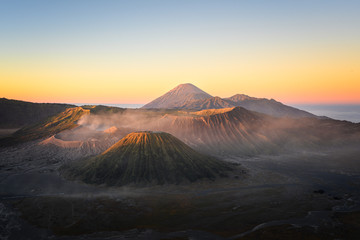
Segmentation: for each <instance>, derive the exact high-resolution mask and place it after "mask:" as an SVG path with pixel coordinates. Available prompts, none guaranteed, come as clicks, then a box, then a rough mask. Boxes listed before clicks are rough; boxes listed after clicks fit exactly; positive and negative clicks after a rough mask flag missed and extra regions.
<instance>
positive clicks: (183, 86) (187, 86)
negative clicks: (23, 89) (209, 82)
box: [170, 83, 211, 97]
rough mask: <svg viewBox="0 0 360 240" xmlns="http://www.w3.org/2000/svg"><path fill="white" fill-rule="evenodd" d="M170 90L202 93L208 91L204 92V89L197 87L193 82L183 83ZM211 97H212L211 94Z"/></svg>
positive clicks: (180, 92)
mask: <svg viewBox="0 0 360 240" xmlns="http://www.w3.org/2000/svg"><path fill="white" fill-rule="evenodd" d="M170 92H174V93H179V94H182V93H201V94H206V95H209V94H207V93H206V92H204V91H203V90H201V89H200V88H198V87H196V86H195V85H193V84H191V83H183V84H180V85H178V86H177V87H175V88H173V89H172V90H170ZM209 97H211V96H210V95H209Z"/></svg>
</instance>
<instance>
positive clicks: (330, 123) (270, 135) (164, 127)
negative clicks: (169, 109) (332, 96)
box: [155, 107, 360, 155]
mask: <svg viewBox="0 0 360 240" xmlns="http://www.w3.org/2000/svg"><path fill="white" fill-rule="evenodd" d="M158 126H160V127H159V128H158V129H155V130H160V131H165V132H169V133H171V134H173V135H174V136H176V137H177V138H179V139H181V140H182V141H184V142H185V143H186V144H188V145H189V146H191V147H193V148H194V149H196V150H198V151H200V152H207V153H211V154H215V155H223V154H225V155H226V154H236V155H238V154H240V155H256V154H274V153H275V154H277V153H279V152H292V151H302V150H317V149H319V148H320V147H334V146H344V145H346V144H355V143H358V142H359V140H360V125H359V124H354V123H350V122H346V121H336V120H331V119H317V118H301V119H296V118H285V117H284V118H276V117H272V116H269V115H266V114H262V113H257V112H253V111H249V110H246V109H245V108H242V107H234V108H225V109H208V110H202V111H198V112H190V113H189V115H188V116H176V115H171V114H167V115H165V116H163V117H162V118H161V119H160V120H159V124H158Z"/></svg>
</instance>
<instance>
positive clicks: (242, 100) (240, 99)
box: [223, 94, 316, 118]
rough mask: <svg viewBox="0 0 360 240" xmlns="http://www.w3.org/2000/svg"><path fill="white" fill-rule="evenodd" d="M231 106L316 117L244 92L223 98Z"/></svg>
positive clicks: (272, 114)
mask: <svg viewBox="0 0 360 240" xmlns="http://www.w3.org/2000/svg"><path fill="white" fill-rule="evenodd" d="M223 100H224V101H226V102H228V103H229V104H231V105H232V106H237V107H243V108H246V109H248V110H251V111H255V112H259V113H265V114H268V115H271V116H275V117H293V118H302V117H316V116H315V115H314V114H311V113H308V112H306V111H303V110H300V109H297V108H294V107H290V106H287V105H284V104H282V103H281V102H278V101H275V100H274V99H270V100H269V99H266V98H254V97H249V96H247V95H244V94H236V95H234V96H232V97H229V98H224V99H223Z"/></svg>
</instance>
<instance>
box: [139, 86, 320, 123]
mask: <svg viewBox="0 0 360 240" xmlns="http://www.w3.org/2000/svg"><path fill="white" fill-rule="evenodd" d="M231 107H243V108H245V109H248V110H251V111H255V112H259V113H265V114H268V115H272V116H275V117H293V118H302V117H317V116H316V115H314V114H311V113H309V112H306V111H303V110H300V109H297V108H294V107H290V106H287V105H285V104H283V103H281V102H278V101H276V100H274V99H266V98H255V97H250V96H248V95H245V94H235V95H233V96H231V97H228V98H220V97H218V96H216V97H212V96H211V95H210V94H207V93H206V92H204V91H203V90H201V89H199V88H198V87H196V86H194V85H193V84H190V83H187V84H180V85H178V86H177V87H175V88H174V89H172V90H170V91H169V92H167V93H165V94H164V95H162V96H160V97H158V98H156V99H155V100H153V101H151V102H150V103H148V104H146V105H144V106H143V107H142V108H145V109H146V108H153V109H154V108H162V109H187V110H204V109H220V108H231Z"/></svg>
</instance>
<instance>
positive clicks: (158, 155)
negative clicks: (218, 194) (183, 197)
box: [64, 132, 233, 186]
mask: <svg viewBox="0 0 360 240" xmlns="http://www.w3.org/2000/svg"><path fill="white" fill-rule="evenodd" d="M232 169H233V166H232V165H231V164H229V163H225V162H223V161H220V160H217V159H215V158H212V157H209V156H205V155H203V154H200V153H198V152H196V151H195V150H193V149H192V148H190V147H189V146H187V145H186V144H185V143H183V142H182V141H180V140H179V139H177V138H176V137H174V136H172V135H171V134H168V133H165V132H133V133H130V134H128V135H127V136H125V137H124V138H123V139H121V140H120V141H119V142H117V143H116V144H114V145H113V146H112V147H110V148H109V149H108V150H106V151H105V152H104V153H102V154H101V155H99V156H96V157H93V158H90V159H86V160H84V161H81V162H78V163H76V164H75V165H72V166H67V167H65V168H64V173H65V175H67V176H69V177H70V178H76V179H80V180H82V181H84V182H86V183H90V184H106V185H109V186H115V185H117V186H120V185H125V184H131V183H135V184H138V183H151V184H165V183H170V184H179V183H183V182H194V181H196V180H199V179H211V180H214V179H215V178H216V177H222V176H226V172H227V171H230V170H232Z"/></svg>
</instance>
